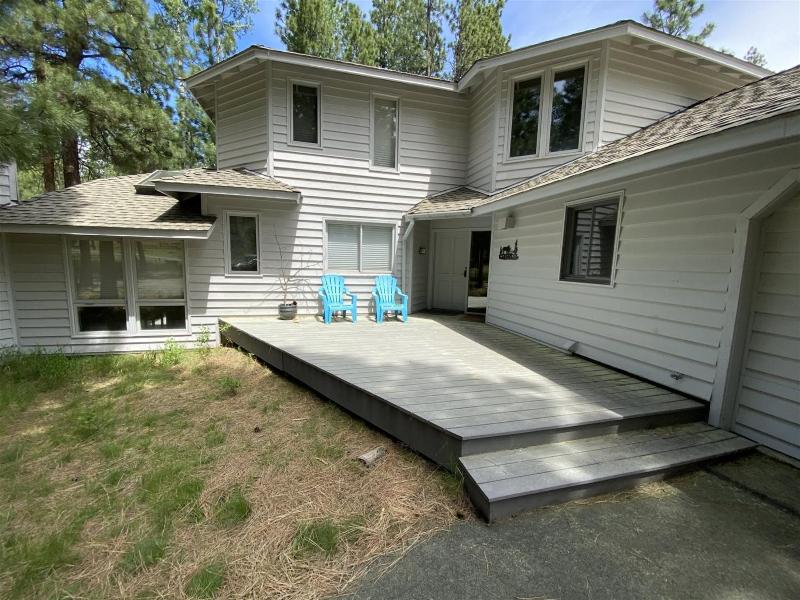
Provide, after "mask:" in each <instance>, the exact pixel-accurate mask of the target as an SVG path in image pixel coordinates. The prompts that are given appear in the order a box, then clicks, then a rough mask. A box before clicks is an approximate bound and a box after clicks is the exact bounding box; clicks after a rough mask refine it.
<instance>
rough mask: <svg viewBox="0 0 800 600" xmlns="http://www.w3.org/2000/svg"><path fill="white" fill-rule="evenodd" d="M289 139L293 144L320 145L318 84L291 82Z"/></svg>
mask: <svg viewBox="0 0 800 600" xmlns="http://www.w3.org/2000/svg"><path fill="white" fill-rule="evenodd" d="M290 94H291V124H292V127H291V136H292V137H291V139H292V142H293V143H295V144H307V145H311V146H319V145H320V101H319V97H320V91H319V86H318V85H312V84H305V83H292V84H291V92H290Z"/></svg>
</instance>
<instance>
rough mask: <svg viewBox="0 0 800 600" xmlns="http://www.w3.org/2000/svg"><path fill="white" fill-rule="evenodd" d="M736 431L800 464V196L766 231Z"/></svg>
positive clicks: (767, 224) (767, 223)
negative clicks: (797, 459) (797, 460)
mask: <svg viewBox="0 0 800 600" xmlns="http://www.w3.org/2000/svg"><path fill="white" fill-rule="evenodd" d="M760 243H761V248H760V252H759V259H758V269H759V274H758V277H757V281H756V284H755V294H754V298H753V310H752V313H751V317H750V332H749V335H748V339H747V346H746V354H745V358H744V365H743V369H742V376H741V387H740V389H739V393H738V403H737V411H736V422H735V425H734V430H735V431H737V432H738V433H741V434H742V435H745V436H747V437H749V438H752V439H754V440H756V441H758V442H761V443H763V444H765V445H767V446H770V447H772V448H775V449H776V450H779V451H781V452H785V453H786V454H789V455H790V456H793V457H795V458H800V196H797V197H795V198H794V199H793V200H791V201H790V202H787V203H785V204H784V205H783V206H782V207H781V208H779V209H778V210H777V211H776V212H775V213H774V214H773V215H772V216H770V217H768V218H767V219H766V220H765V222H764V224H763V229H762V230H761V242H760Z"/></svg>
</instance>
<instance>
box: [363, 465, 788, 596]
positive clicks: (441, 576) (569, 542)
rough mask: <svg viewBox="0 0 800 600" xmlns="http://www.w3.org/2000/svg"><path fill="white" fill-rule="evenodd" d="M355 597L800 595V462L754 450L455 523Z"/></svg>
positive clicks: (377, 570)
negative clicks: (595, 493)
mask: <svg viewBox="0 0 800 600" xmlns="http://www.w3.org/2000/svg"><path fill="white" fill-rule="evenodd" d="M380 571H381V569H380V568H375V570H374V575H373V576H368V577H367V578H366V580H365V581H363V582H362V584H361V586H360V587H358V588H356V589H354V590H351V592H353V595H352V596H350V597H352V598H355V599H358V600H368V599H370V600H371V599H374V600H378V599H380V600H392V599H397V600H400V599H403V600H423V599H424V600H427V599H430V600H447V599H451V598H452V599H454V600H455V599H458V600H462V599H467V598H469V599H472V598H475V599H482V600H483V599H485V600H490V599H495V598H502V599H520V600H522V599H530V600H533V599H536V600H544V599H556V598H557V599H561V600H571V599H584V598H587V599H588V598H593V599H609V600H612V599H613V600H623V599H627V598H630V599H636V600H642V599H647V598H674V599H680V600H689V599H695V598H697V599H706V598H708V599H715V600H716V599H725V600H745V599H747V600H751V599H752V600H773V599H775V600H778V599H784V598H785V599H787V600H790V599H791V600H797V599H798V598H800V470H798V469H796V468H794V467H792V466H789V465H787V464H785V463H782V462H779V461H777V460H774V459H772V458H769V457H767V456H765V455H762V454H760V453H755V454H753V455H750V456H747V457H744V458H741V459H739V460H737V461H733V462H729V463H725V464H722V465H716V466H712V467H708V468H707V469H705V470H703V471H699V472H696V473H693V474H691V475H686V476H682V477H678V478H676V479H672V480H669V481H667V482H663V483H658V484H652V485H650V486H645V487H644V488H641V489H639V490H636V491H631V492H623V493H621V494H616V495H609V496H599V497H596V498H592V499H588V500H585V501H578V502H573V503H570V504H563V505H558V506H552V507H546V508H542V509H538V510H535V511H533V512H530V513H527V514H524V515H521V516H519V517H517V518H513V519H510V520H506V521H501V522H499V523H497V524H494V525H490V526H487V525H484V524H482V523H480V522H478V521H477V520H473V521H468V522H463V523H460V524H458V525H456V526H455V527H453V528H452V529H451V530H450V531H448V532H445V533H442V534H439V535H437V536H435V537H433V538H432V539H430V540H428V541H427V542H425V543H423V544H420V545H419V546H417V547H416V548H414V549H412V550H411V552H409V553H408V554H407V555H406V556H405V557H403V558H402V559H401V560H400V561H399V562H398V563H397V564H396V565H395V566H394V567H393V568H392V569H391V570H390V571H388V572H387V573H384V574H383V575H382V576H378V575H379V573H380Z"/></svg>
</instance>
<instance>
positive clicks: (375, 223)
mask: <svg viewBox="0 0 800 600" xmlns="http://www.w3.org/2000/svg"><path fill="white" fill-rule="evenodd" d="M328 225H358V226H359V228H358V269H357V270H352V269H350V270H341V269H337V270H335V271H331V270H330V269H329V268H328ZM364 225H367V226H370V225H371V226H377V227H381V226H383V227H387V228H389V227H390V228H391V230H392V246H391V248H390V249H389V256H390V258H391V262H392V264H391V265H390V267H389V270H388V271H386V270H378V271H365V270H363V269H362V268H361V265H362V262H363V261H362V252H363V240H364ZM323 228H324V229H323V231H324V236H325V240H324V245H323V247H324V256H323V272H324V273H326V274H327V273H341V274H344V275H376V274H381V273H394V268H395V263H396V257H395V252H396V251H397V223H396V222H395V221H387V220H381V219H374V220H371V219H340V218H336V219H323Z"/></svg>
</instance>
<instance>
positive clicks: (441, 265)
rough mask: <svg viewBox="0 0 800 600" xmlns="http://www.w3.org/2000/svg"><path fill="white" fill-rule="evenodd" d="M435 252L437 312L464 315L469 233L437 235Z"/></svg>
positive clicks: (434, 306)
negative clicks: (460, 312)
mask: <svg viewBox="0 0 800 600" xmlns="http://www.w3.org/2000/svg"><path fill="white" fill-rule="evenodd" d="M434 236H435V239H434V249H433V308H441V309H445V310H457V311H464V310H465V309H466V307H467V306H466V303H467V266H468V263H469V231H437V232H435V234H434Z"/></svg>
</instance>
